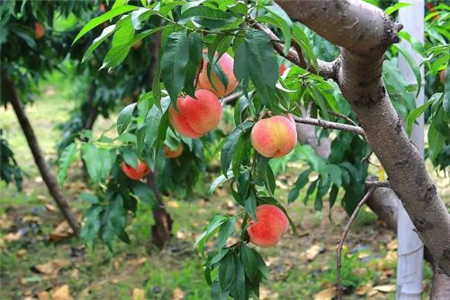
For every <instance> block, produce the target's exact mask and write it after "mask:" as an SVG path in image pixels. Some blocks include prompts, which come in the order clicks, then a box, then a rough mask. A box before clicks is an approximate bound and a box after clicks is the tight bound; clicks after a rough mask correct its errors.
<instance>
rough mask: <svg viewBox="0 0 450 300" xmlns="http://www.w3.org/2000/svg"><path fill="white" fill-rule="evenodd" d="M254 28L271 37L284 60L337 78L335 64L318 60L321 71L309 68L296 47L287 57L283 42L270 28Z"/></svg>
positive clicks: (274, 46) (261, 26)
mask: <svg viewBox="0 0 450 300" xmlns="http://www.w3.org/2000/svg"><path fill="white" fill-rule="evenodd" d="M253 27H254V28H256V29H259V30H261V31H262V32H264V33H266V34H267V35H268V36H269V37H270V39H271V41H272V45H273V48H274V49H275V51H277V52H278V53H279V54H280V55H281V56H283V57H284V58H286V59H287V60H289V61H290V62H292V63H293V64H295V65H297V66H299V67H301V68H303V69H305V70H307V71H309V72H311V73H314V74H318V75H320V76H322V77H324V78H327V79H328V78H332V79H334V78H335V77H336V74H335V71H334V63H333V62H325V61H322V60H317V63H318V65H319V70H314V69H313V68H311V67H308V65H307V64H306V60H305V58H304V57H303V53H302V52H301V51H296V50H295V48H294V47H291V49H289V52H288V54H287V55H285V54H284V51H283V50H284V46H283V43H282V41H281V40H280V39H279V38H278V36H277V35H276V34H275V33H273V31H272V30H270V29H269V28H267V27H265V26H264V25H261V24H259V23H256V22H255V23H253Z"/></svg>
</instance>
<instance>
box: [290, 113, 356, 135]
mask: <svg viewBox="0 0 450 300" xmlns="http://www.w3.org/2000/svg"><path fill="white" fill-rule="evenodd" d="M293 118H294V121H295V123H300V124H308V125H314V126H319V127H323V128H325V129H337V130H343V131H348V132H352V133H355V134H360V135H364V130H363V129H362V128H361V127H358V126H353V125H347V124H342V123H335V122H330V121H324V120H319V119H313V118H299V117H293Z"/></svg>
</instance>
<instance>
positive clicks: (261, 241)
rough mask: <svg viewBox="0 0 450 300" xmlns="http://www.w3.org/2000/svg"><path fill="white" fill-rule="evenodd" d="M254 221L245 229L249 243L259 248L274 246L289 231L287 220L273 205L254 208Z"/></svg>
mask: <svg viewBox="0 0 450 300" xmlns="http://www.w3.org/2000/svg"><path fill="white" fill-rule="evenodd" d="M256 219H257V220H256V221H255V220H252V221H250V226H249V227H248V228H247V232H248V235H249V237H250V242H251V243H252V244H254V245H256V246H259V247H272V246H275V245H276V244H277V243H278V242H279V241H280V239H281V237H282V236H283V235H284V234H285V233H286V232H287V231H288V229H289V220H288V218H287V217H286V215H285V214H284V212H283V211H282V210H281V209H279V208H278V207H276V206H275V205H270V204H263V205H260V206H258V207H257V208H256Z"/></svg>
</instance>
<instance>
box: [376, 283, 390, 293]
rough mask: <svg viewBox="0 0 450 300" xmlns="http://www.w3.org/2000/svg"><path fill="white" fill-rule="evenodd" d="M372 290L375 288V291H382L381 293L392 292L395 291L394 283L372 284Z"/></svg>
mask: <svg viewBox="0 0 450 300" xmlns="http://www.w3.org/2000/svg"><path fill="white" fill-rule="evenodd" d="M373 290H376V291H378V292H382V293H392V292H395V285H393V284H386V285H379V286H374V287H373Z"/></svg>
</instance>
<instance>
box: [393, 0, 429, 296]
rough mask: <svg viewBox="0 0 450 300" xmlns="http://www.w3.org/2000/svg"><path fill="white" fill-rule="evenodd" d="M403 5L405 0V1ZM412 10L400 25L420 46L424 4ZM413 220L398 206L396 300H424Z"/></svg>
mask: <svg viewBox="0 0 450 300" xmlns="http://www.w3.org/2000/svg"><path fill="white" fill-rule="evenodd" d="M402 1H403V0H402ZM411 4H412V5H411V6H408V7H403V8H401V9H400V10H399V22H401V23H402V24H403V26H404V29H405V30H406V31H407V32H408V33H410V34H411V36H412V37H413V38H415V39H417V40H418V41H420V42H423V38H424V22H417V20H423V19H424V17H425V15H424V10H425V3H424V2H423V0H418V1H413V2H412V3H411ZM402 46H403V47H405V48H406V49H407V50H409V51H408V52H409V53H410V54H411V56H412V57H413V58H414V61H415V63H417V64H420V62H421V60H422V57H421V56H420V55H419V54H418V53H416V52H415V51H413V50H412V49H411V47H410V45H409V43H408V42H406V41H402ZM399 67H400V70H401V72H402V74H403V76H404V77H405V79H406V82H407V83H408V84H412V85H414V84H416V80H415V76H414V73H413V72H412V70H411V67H410V66H409V65H408V63H407V62H406V60H405V58H404V57H403V56H400V57H399ZM420 73H421V75H422V78H423V76H424V68H423V66H422V67H421V68H420ZM417 88H418V89H420V93H419V95H418V96H417V98H416V107H419V106H421V105H422V104H423V102H424V96H425V93H424V88H425V85H424V84H423V82H420V83H419V86H418V87H417ZM424 133H425V132H424V117H423V115H421V116H420V117H419V118H417V119H416V125H414V126H413V130H412V135H411V141H412V142H413V143H414V145H415V146H416V147H417V150H418V151H419V153H420V155H421V157H422V159H423V156H424V155H423V154H424V142H423V141H424ZM415 231H416V228H415V227H414V225H413V223H412V222H411V219H410V218H409V216H408V214H407V213H406V211H405V209H404V207H403V205H401V204H399V206H398V232H397V238H398V249H397V255H398V260H397V290H396V293H397V299H398V300H420V299H422V280H423V243H422V241H421V240H420V238H419V236H418V235H417V234H416V232H415Z"/></svg>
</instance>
